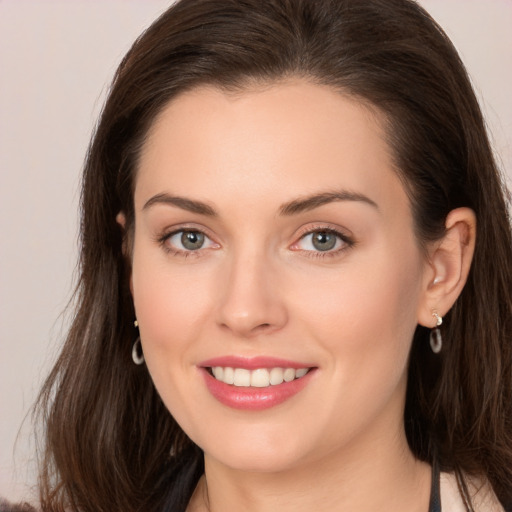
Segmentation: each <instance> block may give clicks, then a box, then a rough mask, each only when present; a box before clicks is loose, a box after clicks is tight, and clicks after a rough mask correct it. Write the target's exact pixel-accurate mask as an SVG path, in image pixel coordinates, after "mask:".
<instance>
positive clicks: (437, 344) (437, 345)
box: [430, 311, 443, 354]
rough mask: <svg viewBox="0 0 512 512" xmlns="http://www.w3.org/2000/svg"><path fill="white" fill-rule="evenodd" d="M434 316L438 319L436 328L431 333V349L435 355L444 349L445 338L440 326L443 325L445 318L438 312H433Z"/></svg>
mask: <svg viewBox="0 0 512 512" xmlns="http://www.w3.org/2000/svg"><path fill="white" fill-rule="evenodd" d="M432 316H433V317H434V318H435V319H436V325H435V327H434V328H433V329H432V330H431V331H430V348H431V349H432V352H434V354H439V352H441V349H442V348H443V337H442V336H441V329H439V326H440V325H441V324H442V323H443V318H442V317H441V316H440V315H439V313H438V312H437V311H433V312H432Z"/></svg>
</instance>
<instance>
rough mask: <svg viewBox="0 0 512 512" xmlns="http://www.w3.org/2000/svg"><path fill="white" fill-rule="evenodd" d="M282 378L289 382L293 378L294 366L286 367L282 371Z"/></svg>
mask: <svg viewBox="0 0 512 512" xmlns="http://www.w3.org/2000/svg"><path fill="white" fill-rule="evenodd" d="M283 379H284V381H285V382H291V381H292V380H294V379H295V369H294V368H286V370H285V371H284V373H283Z"/></svg>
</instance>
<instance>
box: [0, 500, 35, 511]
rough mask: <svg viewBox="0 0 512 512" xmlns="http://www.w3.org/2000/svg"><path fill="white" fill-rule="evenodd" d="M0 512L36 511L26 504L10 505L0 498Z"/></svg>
mask: <svg viewBox="0 0 512 512" xmlns="http://www.w3.org/2000/svg"><path fill="white" fill-rule="evenodd" d="M0 512H36V509H35V508H34V507H33V506H32V505H29V504H28V503H11V502H10V501H7V500H5V499H3V498H0Z"/></svg>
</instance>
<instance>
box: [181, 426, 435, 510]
mask: <svg viewBox="0 0 512 512" xmlns="http://www.w3.org/2000/svg"><path fill="white" fill-rule="evenodd" d="M396 434H397V435H395V436H393V438H392V439H389V440H383V439H378V438H376V439H375V440H374V442H373V443H369V442H368V439H364V440H363V439H362V440H360V441H361V444H360V443H356V444H357V446H352V447H346V448H344V449H342V450H338V451H337V452H332V453H330V454H329V455H328V456H327V457H325V456H323V457H321V458H318V459H317V460H313V459H311V460H308V461H305V462H304V463H303V464H297V465H296V466H295V467H293V468H290V469H287V470H282V471H279V472H264V473H263V472H251V471H240V470H237V469H233V468H230V467H227V466H225V465H223V464H222V463H220V462H219V461H216V460H213V459H212V458H210V457H209V456H208V455H206V456H205V475H204V476H203V477H202V479H201V480H200V482H199V485H198V487H197V489H196V492H195V493H194V496H193V498H192V501H191V504H190V507H189V512H196V511H197V512H199V511H203V512H204V511H208V512H222V511H225V510H245V511H247V512H268V511H273V510H279V511H280V512H288V511H290V512H291V511H293V512H303V511H304V512H305V511H311V510H330V511H342V510H343V511H345V510H357V511H358V512H370V511H375V510H379V511H382V512H387V511H390V512H391V511H396V510H408V511H410V512H426V511H427V510H428V503H429V497H430V484H431V477H430V473H431V470H430V466H428V465H427V464H425V463H422V462H420V461H418V460H416V459H415V458H414V456H413V455H412V453H411V452H410V450H409V448H408V446H407V441H406V438H405V433H404V432H403V431H402V432H400V434H398V433H396ZM361 447H363V449H361Z"/></svg>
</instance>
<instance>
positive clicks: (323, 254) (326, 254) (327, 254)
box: [157, 225, 356, 258]
mask: <svg viewBox="0 0 512 512" xmlns="http://www.w3.org/2000/svg"><path fill="white" fill-rule="evenodd" d="M179 233H199V234H201V235H204V237H205V238H207V239H208V240H210V241H211V238H210V237H209V236H208V235H207V234H206V233H205V232H204V231H203V230H201V229H197V228H187V227H181V228H179V229H174V230H172V231H171V232H166V233H164V234H162V235H160V236H159V237H158V238H157V242H158V243H159V244H160V245H161V246H162V248H163V249H164V250H165V252H167V253H168V254H171V255H172V256H180V257H183V258H188V257H191V256H192V257H198V256H200V255H201V252H202V250H201V249H203V250H204V249H205V248H202V247H201V248H199V249H197V250H183V249H175V248H173V247H172V246H169V244H168V243H167V242H168V241H169V240H170V238H172V237H173V236H175V235H177V234H179ZM314 233H329V234H332V235H335V236H336V237H337V238H338V239H339V240H341V242H342V243H343V245H342V247H339V248H338V249H335V250H327V251H314V250H305V249H292V250H295V251H297V252H302V253H304V254H305V255H306V256H307V257H309V258H332V257H335V256H339V255H340V254H341V253H343V252H345V251H347V250H349V249H351V248H352V247H354V245H355V243H356V242H355V241H354V240H353V239H352V238H351V237H349V236H347V235H346V234H344V233H341V232H340V231H339V230H338V229H335V228H333V227H330V226H325V225H318V226H313V227H309V228H307V229H306V230H304V231H303V232H302V233H300V235H299V237H298V239H297V241H296V242H294V243H293V244H292V245H291V247H293V246H295V245H297V244H298V243H299V242H301V241H302V240H304V239H305V238H306V237H307V236H309V235H312V234H314ZM212 243H213V244H215V242H212Z"/></svg>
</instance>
